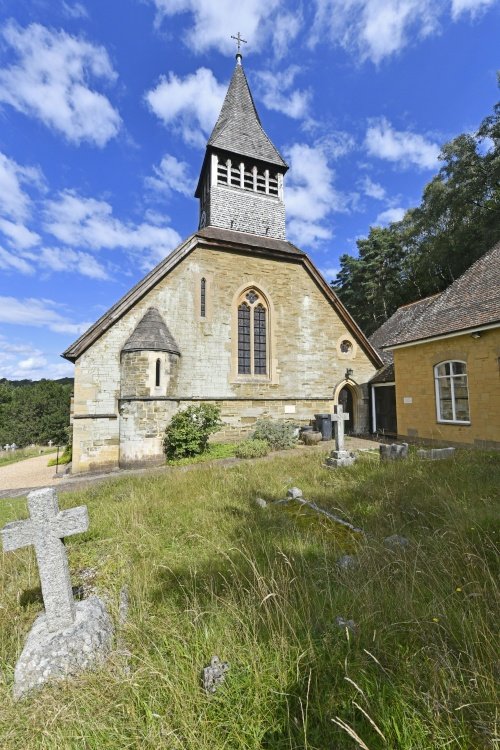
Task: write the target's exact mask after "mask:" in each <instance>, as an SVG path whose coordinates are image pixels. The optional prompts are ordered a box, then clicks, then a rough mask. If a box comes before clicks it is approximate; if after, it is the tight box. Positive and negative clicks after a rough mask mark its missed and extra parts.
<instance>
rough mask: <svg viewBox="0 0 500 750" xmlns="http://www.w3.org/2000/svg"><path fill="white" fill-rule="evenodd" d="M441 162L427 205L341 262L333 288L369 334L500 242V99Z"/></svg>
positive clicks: (378, 231) (375, 231)
mask: <svg viewBox="0 0 500 750" xmlns="http://www.w3.org/2000/svg"><path fill="white" fill-rule="evenodd" d="M499 83H500V77H499ZM440 159H441V161H442V166H441V168H440V170H439V172H438V174H437V175H436V176H435V177H434V178H433V179H432V180H431V181H430V182H429V184H428V185H427V186H426V187H425V189H424V192H423V196H422V201H421V203H420V206H418V207H417V208H413V209H410V210H409V211H407V212H406V214H405V216H404V217H403V219H402V220H401V221H399V222H395V223H393V224H390V225H389V226H388V227H385V228H381V227H372V228H371V229H370V232H369V234H368V237H366V238H365V239H361V240H358V243H357V244H358V251H359V255H358V257H357V258H355V257H352V256H350V255H343V256H342V257H341V259H340V272H339V274H338V277H337V280H336V281H335V282H333V284H332V286H333V288H334V290H335V291H336V292H337V294H338V295H339V297H340V299H341V300H342V302H344V304H345V305H346V306H347V308H348V309H349V311H350V312H351V314H352V315H353V316H354V318H355V319H356V321H357V322H358V324H359V325H360V326H361V328H362V329H363V330H364V331H365V333H367V334H371V333H373V331H375V330H376V329H377V328H378V327H379V326H380V325H381V324H382V323H383V322H384V321H385V320H387V318H388V317H390V316H391V315H392V313H393V312H394V311H395V310H396V309H397V308H398V307H399V306H400V305H402V304H406V303H408V302H413V301H415V300H417V299H421V298H422V297H427V296H429V295H431V294H435V293H436V292H440V291H442V290H443V289H445V288H446V287H447V286H449V284H451V283H452V282H453V281H454V280H455V279H456V278H458V276H461V274H463V273H464V271H466V270H467V268H469V266H470V265H472V263H474V261H476V260H477V259H478V258H479V257H481V255H483V254H484V253H485V252H486V251H487V250H489V249H490V248H491V247H492V246H493V245H494V244H495V243H496V242H498V241H499V240H500V103H498V104H496V105H495V107H494V109H493V113H492V114H491V115H490V116H488V117H486V118H485V119H484V120H483V122H482V123H481V126H480V127H479V129H478V131H477V132H476V133H474V134H472V135H471V134H463V135H459V136H458V137H457V138H454V139H453V140H452V141H450V142H449V143H447V144H445V145H444V146H443V148H442V151H441V155H440Z"/></svg>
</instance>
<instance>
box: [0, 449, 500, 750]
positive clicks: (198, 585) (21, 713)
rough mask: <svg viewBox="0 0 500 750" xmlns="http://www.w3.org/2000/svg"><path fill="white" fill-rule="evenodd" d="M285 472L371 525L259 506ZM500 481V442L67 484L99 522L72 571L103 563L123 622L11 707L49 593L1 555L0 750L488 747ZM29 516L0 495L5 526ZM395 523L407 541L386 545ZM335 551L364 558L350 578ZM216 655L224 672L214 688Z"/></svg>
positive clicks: (76, 543)
mask: <svg viewBox="0 0 500 750" xmlns="http://www.w3.org/2000/svg"><path fill="white" fill-rule="evenodd" d="M292 485H296V486H299V487H301V488H302V489H303V491H304V494H305V495H306V497H307V498H308V499H310V500H313V501H314V502H316V503H317V504H318V505H320V506H322V507H324V508H327V509H330V510H332V511H334V512H335V513H337V514H342V515H343V517H345V518H346V519H347V520H350V521H352V522H354V523H355V525H357V526H362V527H363V528H364V529H365V532H366V536H365V537H363V538H360V537H359V535H358V536H352V535H349V534H346V532H345V530H344V529H337V528H336V527H334V526H332V525H331V524H329V523H328V522H326V521H325V520H324V519H321V518H318V519H312V518H311V517H307V518H305V517H304V516H303V514H301V513H297V512H288V511H287V510H286V509H285V508H284V507H283V506H268V507H267V508H265V509H261V508H259V507H257V506H256V505H255V504H254V500H255V498H256V497H264V498H265V499H267V500H269V501H272V500H277V499H279V498H282V497H283V496H284V495H285V493H286V489H287V488H288V487H290V486H292ZM499 487H500V457H499V456H498V455H495V454H488V453H467V452H459V453H458V455H457V457H456V458H455V459H453V460H451V461H446V462H445V461H443V462H438V463H422V462H418V461H417V460H414V459H412V460H410V461H408V462H406V463H394V464H392V463H391V464H379V463H378V461H377V460H376V459H374V458H371V457H368V456H367V457H365V458H364V459H363V460H361V461H359V462H358V463H357V464H356V465H355V466H353V467H352V468H349V469H344V470H338V471H331V470H327V469H325V468H323V466H322V457H321V456H319V455H318V454H317V453H316V454H314V455H313V454H310V455H307V454H306V455H304V456H303V457H297V455H294V456H290V457H277V458H274V459H273V460H267V461H266V460H263V461H255V462H252V463H243V464H238V465H236V466H232V467H230V468H214V467H206V466H200V467H197V468H196V469H195V470H192V471H189V472H186V471H184V470H183V469H182V468H179V469H176V470H174V471H172V472H171V473H170V474H169V475H168V476H161V477H160V476H155V477H145V478H133V479H130V478H129V479H125V480H124V479H119V480H115V481H110V482H108V483H106V484H102V485H96V486H94V487H92V488H91V489H88V490H86V491H84V492H79V493H71V494H67V495H66V496H63V497H62V498H61V501H62V502H61V505H63V506H64V507H71V506H74V505H76V504H80V503H85V504H87V505H88V507H89V513H90V517H91V529H90V531H89V532H88V533H87V534H85V535H81V536H78V537H72V538H69V539H68V540H67V547H68V552H69V558H70V564H71V568H72V578H73V583H74V584H75V585H78V584H79V583H80V581H81V573H80V572H79V571H82V570H83V569H88V568H91V569H95V583H96V585H97V587H98V589H99V591H100V592H101V594H103V595H105V596H106V597H107V598H108V601H109V605H110V608H111V610H112V612H113V614H114V616H116V610H117V606H118V598H119V592H120V589H121V588H122V586H123V585H126V586H127V587H128V589H129V592H130V597H131V610H130V618H129V621H128V622H127V624H126V625H125V627H124V628H123V629H122V631H121V633H120V652H119V653H115V654H114V656H113V657H112V659H111V660H110V661H109V663H108V664H107V666H106V667H105V668H104V669H102V670H100V671H99V672H98V673H89V674H85V675H83V676H82V677H80V678H79V679H78V680H75V681H73V682H70V683H68V684H66V685H60V684H59V685H56V684H55V685H53V686H49V687H47V688H45V689H44V690H43V691H42V692H40V693H39V694H37V695H35V696H33V697H32V698H31V699H30V700H27V701H24V702H22V703H18V704H15V703H14V702H13V700H12V698H11V687H12V678H13V668H14V664H15V661H16V657H17V655H18V653H19V651H20V649H21V648H22V643H23V639H24V636H25V634H26V632H27V631H28V629H29V627H30V625H31V623H32V621H33V619H34V617H35V615H36V613H37V612H39V611H40V609H41V603H40V599H39V592H38V574H37V571H36V566H35V563H34V556H33V553H32V551H30V550H20V551H19V552H17V553H11V554H9V555H4V557H3V560H2V563H1V568H0V602H1V608H0V629H1V631H0V632H1V635H0V666H1V668H2V675H3V680H2V682H1V683H0V699H1V705H2V708H1V709H0V747H1V748H2V749H3V748H6V749H10V748H16V749H17V748H23V749H26V750H31V749H34V748H36V749H37V750H38V748H41V749H43V750H49V749H50V750H56V749H57V750H61V749H64V750H66V748H68V750H77V749H78V750H81V749H82V748H83V749H85V750H87V749H89V750H90V749H92V750H94V749H95V750H97V749H99V750H103V749H104V748H113V749H115V748H141V750H142V749H144V748H145V749H148V748H168V749H171V750H177V749H179V750H181V748H182V750H195V748H196V750H208V748H210V749H211V750H214V749H215V750H219V749H228V750H229V749H231V750H233V749H234V750H237V749H238V750H239V749H240V748H249V749H252V750H257V748H259V749H260V748H262V749H269V750H285V749H286V750H291V749H292V748H294V749H298V748H304V750H323V749H324V750H326V749H327V748H328V750H344V749H345V750H351V748H352V749H354V748H359V747H366V748H369V750H378V749H379V748H391V749H392V748H394V749H396V748H397V749H398V750H399V749H401V750H424V749H425V750H427V749H431V748H456V749H458V748H463V750H471V749H473V748H474V749H476V748H477V749H479V750H481V749H485V748H491V749H493V748H494V747H496V744H495V743H497V742H498V740H499V738H498V728H497V724H496V720H497V719H496V713H495V705H496V698H497V696H496V694H495V673H494V665H495V660H496V656H497V655H496V641H495V637H496V630H497V623H498V599H497V596H498V590H497V580H498V570H497V563H498V555H497V552H498V550H497V534H498V531H497V528H496V526H495V524H496V522H497V518H498V501H499ZM23 514H24V515H25V504H24V502H23V501H21V500H11V501H4V503H3V505H1V506H0V523H1V524H2V525H3V523H5V522H7V521H9V520H12V519H14V518H19V517H21V516H22V515H23ZM393 533H398V534H403V535H405V536H406V537H407V538H408V539H409V540H410V544H409V546H408V547H407V548H405V549H403V548H398V549H396V550H390V549H388V548H386V547H385V546H384V544H383V538H384V537H385V536H387V535H390V534H393ZM346 551H348V552H349V553H350V554H355V555H356V557H357V559H358V561H359V565H358V566H357V567H355V568H352V569H350V570H349V571H342V570H340V569H339V567H338V566H337V565H336V560H337V559H338V557H339V556H340V555H341V554H344V553H345V552H346ZM337 616H341V617H344V618H346V619H353V620H354V621H355V623H356V627H355V629H354V630H353V631H352V632H351V631H349V630H347V629H342V628H339V627H338V625H337V624H336V617H337ZM124 651H125V652H128V655H127V653H124ZM214 654H217V655H218V656H219V657H221V658H222V659H224V660H227V661H229V662H230V671H229V673H228V676H227V678H226V681H225V683H224V685H223V686H222V687H221V688H220V690H219V691H218V692H217V693H216V694H215V695H213V696H207V695H205V694H204V692H203V690H202V688H201V680H200V677H201V671H202V668H203V666H205V665H207V664H208V663H209V661H210V659H211V657H212V656H213V655H214ZM497 677H498V674H497Z"/></svg>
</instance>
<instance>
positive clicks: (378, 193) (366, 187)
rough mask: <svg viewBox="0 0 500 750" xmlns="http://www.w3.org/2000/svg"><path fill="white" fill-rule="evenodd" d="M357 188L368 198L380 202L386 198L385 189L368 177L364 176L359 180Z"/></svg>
mask: <svg viewBox="0 0 500 750" xmlns="http://www.w3.org/2000/svg"><path fill="white" fill-rule="evenodd" d="M359 187H360V189H361V190H362V191H363V193H364V194H365V195H366V196H367V197H368V198H374V199H375V200H377V201H382V200H384V198H385V197H386V191H385V188H384V187H383V186H382V185H380V184H379V183H378V182H374V181H373V180H372V179H371V177H369V176H368V175H365V176H364V177H363V179H362V180H360V182H359Z"/></svg>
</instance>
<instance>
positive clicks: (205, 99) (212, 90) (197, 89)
mask: <svg viewBox="0 0 500 750" xmlns="http://www.w3.org/2000/svg"><path fill="white" fill-rule="evenodd" d="M226 88H227V87H226V86H225V85H224V84H220V83H219V82H218V81H217V79H216V78H215V76H214V74H213V73H212V71H211V70H208V68H198V70H197V71H196V73H192V74H191V75H187V76H186V77H185V78H178V77H177V76H176V75H175V73H172V72H170V73H169V74H168V75H167V76H161V77H160V82H159V83H158V85H157V86H156V87H155V88H154V89H152V90H151V91H148V92H147V93H146V101H147V103H148V104H149V106H150V108H151V110H152V111H153V112H154V113H155V115H157V117H159V118H160V120H162V121H163V123H164V124H165V125H166V126H167V127H173V128H174V129H175V130H177V131H179V132H180V133H181V135H182V137H183V138H184V140H185V141H186V143H190V144H191V145H196V146H204V145H205V143H206V137H207V136H208V135H209V134H210V132H211V130H212V128H213V127H214V125H215V122H216V120H217V117H218V115H219V112H220V109H221V107H222V102H223V101H224V97H225V95H226Z"/></svg>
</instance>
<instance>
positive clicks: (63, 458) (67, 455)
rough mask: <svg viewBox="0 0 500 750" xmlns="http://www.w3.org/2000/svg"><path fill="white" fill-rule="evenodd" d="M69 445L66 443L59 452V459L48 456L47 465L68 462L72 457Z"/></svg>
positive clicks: (59, 464)
mask: <svg viewBox="0 0 500 750" xmlns="http://www.w3.org/2000/svg"><path fill="white" fill-rule="evenodd" d="M71 454H72V449H71V445H67V446H66V448H65V449H64V451H63V452H62V453H60V454H59V460H58V459H57V457H56V458H50V459H49V460H48V462H47V466H62V465H63V464H70V463H71V459H72V455H71Z"/></svg>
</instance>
